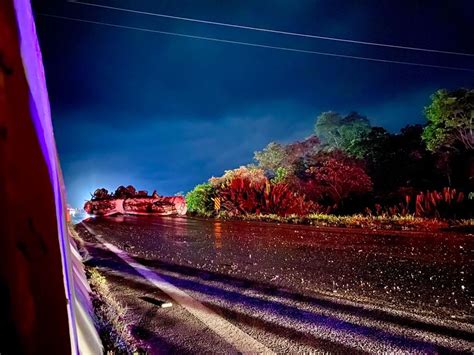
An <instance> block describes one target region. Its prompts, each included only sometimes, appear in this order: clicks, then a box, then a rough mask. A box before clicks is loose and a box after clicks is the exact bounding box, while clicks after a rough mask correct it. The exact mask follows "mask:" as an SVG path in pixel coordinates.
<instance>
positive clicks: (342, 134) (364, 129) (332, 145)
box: [315, 111, 370, 152]
mask: <svg viewBox="0 0 474 355" xmlns="http://www.w3.org/2000/svg"><path fill="white" fill-rule="evenodd" d="M369 131H370V122H369V120H368V119H367V117H365V116H362V115H360V114H358V113H357V112H351V113H349V114H348V115H347V116H346V117H342V116H341V115H340V114H338V113H336V112H332V111H330V112H324V113H322V114H321V115H320V116H319V117H318V119H317V121H316V125H315V133H316V136H317V137H318V138H319V139H320V140H321V142H322V143H323V144H324V145H325V146H326V147H327V148H329V150H334V149H341V150H344V151H347V152H350V150H351V149H352V147H353V146H354V145H355V144H357V142H358V141H360V140H361V139H362V137H363V136H364V135H365V134H367V133H368V132H369Z"/></svg>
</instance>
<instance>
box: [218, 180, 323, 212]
mask: <svg viewBox="0 0 474 355" xmlns="http://www.w3.org/2000/svg"><path fill="white" fill-rule="evenodd" d="M262 173H263V172H262ZM218 197H219V198H220V200H221V206H222V208H223V209H224V210H226V211H228V212H230V213H231V214H235V215H240V214H276V215H279V216H286V215H290V214H296V215H305V214H308V213H310V212H311V211H312V210H313V208H314V207H315V205H314V204H313V203H312V202H310V201H306V200H305V198H304V196H302V195H299V194H297V193H294V192H292V191H291V189H290V188H289V186H288V185H287V184H284V183H276V184H271V183H270V181H269V180H268V179H267V178H266V177H263V179H262V178H261V176H260V175H258V179H253V180H252V178H251V177H250V176H248V175H245V174H244V176H234V177H233V178H232V179H231V180H228V181H227V182H226V183H225V184H222V185H221V186H220V188H219V191H218Z"/></svg>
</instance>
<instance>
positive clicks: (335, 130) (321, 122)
mask: <svg viewBox="0 0 474 355" xmlns="http://www.w3.org/2000/svg"><path fill="white" fill-rule="evenodd" d="M342 120H343V118H342V116H341V115H340V114H339V113H337V112H333V111H327V112H323V113H322V114H321V115H319V117H318V118H317V120H316V125H315V127H314V132H315V134H316V136H317V137H318V138H319V139H320V140H321V143H323V144H325V145H328V146H330V147H334V148H336V149H339V148H340V147H341V136H340V132H339V128H340V126H341V122H342Z"/></svg>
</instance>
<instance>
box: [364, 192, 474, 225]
mask: <svg viewBox="0 0 474 355" xmlns="http://www.w3.org/2000/svg"><path fill="white" fill-rule="evenodd" d="M473 202H474V201H472V200H471V199H469V198H466V197H465V195H464V193H463V192H459V191H457V190H456V189H453V188H450V187H445V188H444V189H443V190H442V191H441V192H439V191H426V192H418V193H411V194H406V195H405V201H403V202H399V203H398V204H395V205H393V206H391V207H383V206H382V205H380V204H375V206H374V209H373V210H372V209H370V208H366V209H365V212H366V214H367V215H369V216H371V215H375V216H409V215H414V216H416V217H423V218H454V219H456V218H472V215H473V210H474V203H473Z"/></svg>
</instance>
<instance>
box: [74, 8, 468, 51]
mask: <svg viewBox="0 0 474 355" xmlns="http://www.w3.org/2000/svg"><path fill="white" fill-rule="evenodd" d="M67 1H68V2H70V3H75V4H80V5H86V6H94V7H99V8H103V9H109V10H116V11H123V12H128V13H134V14H140V15H147V16H155V17H162V18H168V19H173V20H180V21H189V22H197V23H204V24H207V25H215V26H223V27H232V28H239V29H244V30H251V31H259V32H268V33H275V34H281V35H286V36H296V37H305V38H314V39H321V40H326V41H336V42H345V43H352V44H361V45H366V46H376V47H386V48H396V49H405V50H410V51H418V52H429V53H439V54H450V55H458V56H466V57H474V53H463V52H454V51H446V50H440V49H430V48H420V47H410V46H402V45H395V44H387V43H377V42H368V41H358V40H354V39H347V38H337V37H329V36H318V35H314V34H307V33H297V32H289V31H281V30H274V29H269V28H262V27H252V26H244V25H236V24H232V23H224V22H216V21H208V20H200V19H195V18H191V17H182V16H172V15H166V14H161V13H156V12H147V11H140V10H133V9H126V8H123V7H115V6H108V5H101V4H94V3H89V2H84V1H76V0H67Z"/></svg>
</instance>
